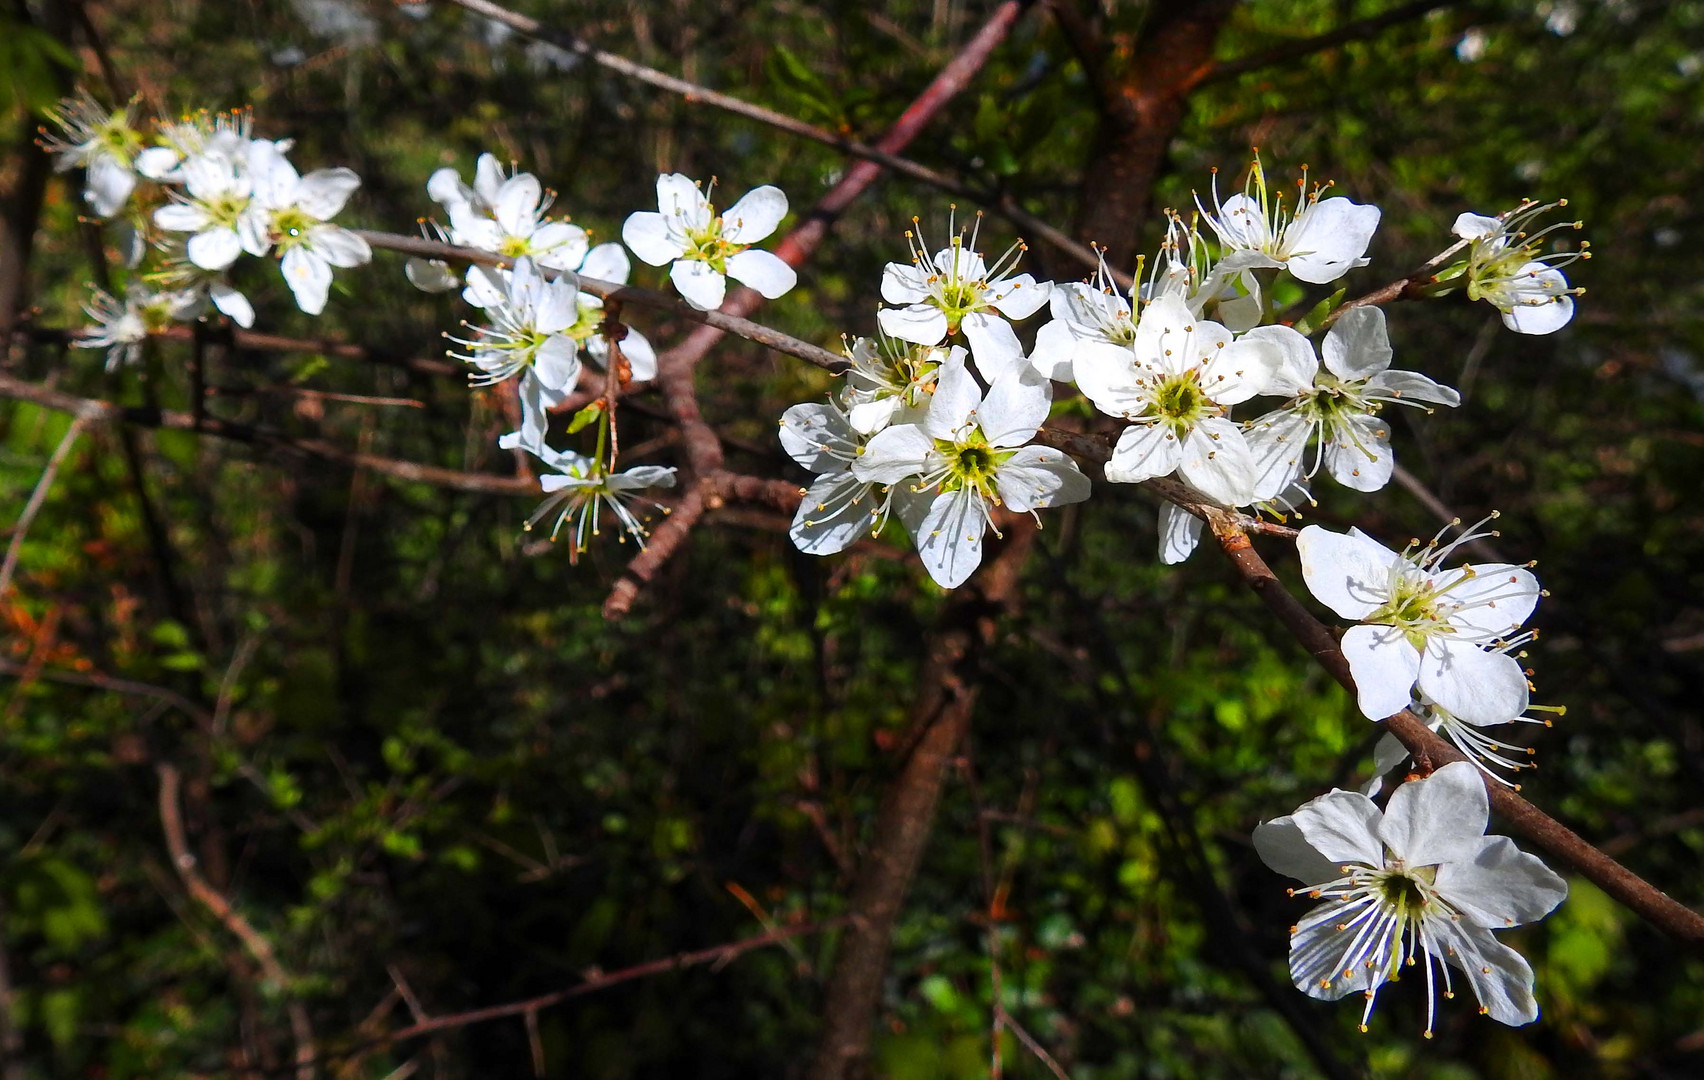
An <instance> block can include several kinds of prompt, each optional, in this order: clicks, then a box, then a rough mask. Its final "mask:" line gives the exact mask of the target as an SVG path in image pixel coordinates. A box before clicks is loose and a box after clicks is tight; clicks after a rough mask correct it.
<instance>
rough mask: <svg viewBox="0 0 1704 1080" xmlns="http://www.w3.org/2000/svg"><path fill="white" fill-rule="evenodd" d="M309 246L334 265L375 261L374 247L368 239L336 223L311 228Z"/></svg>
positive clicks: (350, 264) (358, 264) (356, 264)
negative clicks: (370, 245) (339, 226)
mask: <svg viewBox="0 0 1704 1080" xmlns="http://www.w3.org/2000/svg"><path fill="white" fill-rule="evenodd" d="M308 246H309V247H312V248H313V249H314V253H315V254H317V255H319V256H320V257H321V258H322V259H324V260H325V261H326V262H328V263H330V264H331V265H332V266H361V265H364V264H366V263H369V262H372V261H373V249H372V248H371V247H369V246H368V245H367V241H365V240H363V239H361V238H360V237H359V236H356V235H355V234H354V233H352V232H350V231H349V230H348V229H341V228H338V227H337V226H336V225H315V226H314V227H313V228H311V229H309V230H308Z"/></svg>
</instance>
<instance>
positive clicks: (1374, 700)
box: [1296, 514, 1541, 724]
mask: <svg viewBox="0 0 1704 1080" xmlns="http://www.w3.org/2000/svg"><path fill="white" fill-rule="evenodd" d="M1496 516H1497V515H1495V514H1493V515H1491V517H1490V518H1486V519H1485V521H1482V522H1480V523H1479V525H1481V526H1482V525H1484V524H1485V523H1486V522H1488V521H1490V520H1492V518H1495V517H1496ZM1453 524H1455V525H1459V524H1460V522H1455V523H1453ZM1478 527H1479V526H1475V527H1474V528H1473V529H1468V530H1466V531H1464V532H1463V533H1462V534H1461V535H1460V536H1458V537H1457V538H1456V539H1455V540H1453V541H1451V542H1449V543H1447V544H1440V541H1441V539H1442V537H1443V533H1442V532H1440V533H1439V534H1438V536H1437V537H1434V538H1433V540H1432V541H1431V542H1430V543H1428V544H1426V545H1425V546H1424V547H1421V546H1420V544H1419V541H1411V542H1410V543H1409V545H1408V547H1407V548H1406V549H1404V551H1403V552H1402V553H1401V554H1397V553H1396V552H1394V551H1392V550H1390V549H1389V548H1387V547H1385V546H1384V545H1383V544H1380V543H1379V542H1378V541H1377V540H1374V539H1373V538H1372V537H1370V536H1368V535H1367V534H1366V533H1363V532H1361V531H1360V530H1359V529H1350V530H1349V532H1348V533H1347V534H1344V533H1334V532H1329V531H1327V530H1325V529H1322V528H1320V527H1319V526H1318V525H1309V526H1307V527H1306V528H1304V529H1303V530H1302V531H1301V534H1300V535H1299V536H1298V537H1297V538H1296V550H1297V552H1298V553H1299V554H1300V555H1301V560H1302V579H1303V580H1304V581H1306V582H1307V586H1308V591H1309V592H1311V593H1313V595H1314V598H1315V599H1317V600H1319V601H1320V602H1321V603H1323V604H1324V605H1325V606H1326V607H1329V608H1330V609H1331V610H1333V611H1335V612H1336V613H1337V614H1338V615H1340V616H1342V617H1343V618H1345V619H1352V620H1354V621H1356V622H1357V623H1359V624H1360V625H1358V626H1352V627H1350V628H1349V632H1348V633H1346V634H1344V635H1343V643H1342V647H1343V655H1344V657H1345V658H1346V659H1348V661H1349V670H1350V673H1351V674H1352V675H1353V676H1354V678H1355V696H1356V701H1357V702H1358V704H1359V705H1360V707H1361V712H1362V713H1364V714H1365V715H1366V716H1367V718H1368V719H1370V720H1383V719H1384V718H1385V717H1387V716H1391V715H1393V714H1395V713H1397V712H1400V711H1402V710H1403V709H1405V708H1407V707H1408V703H1409V698H1410V695H1411V692H1412V691H1413V690H1414V689H1415V688H1416V687H1418V689H1419V692H1420V693H1421V694H1424V695H1425V696H1426V698H1428V699H1429V700H1431V701H1434V702H1437V703H1438V704H1439V705H1442V706H1443V707H1444V708H1445V709H1447V710H1449V712H1451V713H1452V714H1454V715H1455V716H1457V717H1460V718H1461V719H1462V720H1464V721H1466V722H1467V723H1470V724H1501V723H1506V722H1508V721H1510V720H1513V719H1514V718H1515V717H1517V716H1519V715H1521V713H1523V712H1525V711H1526V709H1527V694H1528V691H1529V689H1530V687H1529V686H1528V684H1527V676H1526V672H1525V671H1523V670H1522V668H1521V665H1520V663H1519V661H1517V660H1516V659H1515V657H1513V656H1511V655H1509V650H1511V649H1514V648H1518V647H1519V646H1520V645H1522V644H1525V643H1526V642H1528V641H1531V640H1532V638H1533V633H1532V632H1527V633H1517V631H1518V630H1519V629H1520V626H1521V624H1522V623H1524V622H1526V620H1527V617H1528V616H1530V615H1531V614H1532V610H1533V608H1534V607H1535V606H1537V604H1538V598H1539V596H1540V595H1541V590H1540V589H1539V587H1538V579H1537V578H1535V577H1533V575H1532V571H1530V570H1528V569H1527V568H1526V567H1524V566H1511V565H1509V564H1507V563H1485V564H1481V565H1463V566H1459V567H1456V568H1454V569H1449V570H1445V569H1443V568H1442V565H1441V564H1442V563H1443V561H1444V560H1445V559H1446V558H1448V557H1449V556H1450V555H1451V554H1452V553H1454V551H1455V549H1456V548H1458V547H1460V546H1461V545H1463V544H1465V543H1468V542H1469V541H1472V540H1475V539H1478V538H1479V537H1482V536H1495V535H1497V534H1496V533H1495V532H1490V531H1488V532H1478V531H1476V530H1477V529H1478Z"/></svg>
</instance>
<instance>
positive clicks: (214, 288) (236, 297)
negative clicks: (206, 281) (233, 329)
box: [207, 281, 254, 330]
mask: <svg viewBox="0 0 1704 1080" xmlns="http://www.w3.org/2000/svg"><path fill="white" fill-rule="evenodd" d="M207 293H208V295H209V296H210V297H212V300H213V306H214V307H216V308H218V309H219V310H220V311H222V312H224V313H225V314H226V315H228V316H230V318H231V321H232V322H234V323H236V324H237V325H238V326H240V327H242V328H243V329H244V330H247V329H248V328H249V327H251V326H253V325H254V305H253V304H251V303H249V300H248V297H246V296H244V295H243V294H242V293H240V292H238V291H237V290H236V289H233V288H232V287H231V286H229V285H227V284H225V283H224V282H223V281H215V282H213V283H212V284H211V285H209V286H208V287H207Z"/></svg>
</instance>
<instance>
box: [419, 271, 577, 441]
mask: <svg viewBox="0 0 1704 1080" xmlns="http://www.w3.org/2000/svg"><path fill="white" fill-rule="evenodd" d="M462 296H463V298H464V299H465V300H467V302H468V303H470V304H472V305H473V306H474V307H477V308H480V309H482V310H483V311H484V312H485V317H486V319H487V320H489V325H486V326H476V327H473V334H474V336H473V337H471V338H451V339H450V340H451V341H454V342H456V343H457V344H458V345H463V346H466V347H467V349H468V350H469V351H468V352H466V353H457V352H452V353H450V355H451V356H454V357H455V358H456V359H458V360H464V361H466V362H467V363H470V364H472V365H473V366H474V367H476V368H478V369H479V371H478V372H477V373H476V374H472V375H470V376H469V377H468V381H469V382H471V383H472V384H473V385H475V386H494V385H496V384H497V383H500V382H504V381H505V380H508V379H511V378H513V377H515V376H517V375H519V376H520V397H521V414H522V418H523V419H522V424H521V434H522V438H523V439H524V440H525V443H524V445H527V446H528V447H529V448H530V446H531V445H533V444H535V443H536V444H542V443H543V437H544V428H545V425H546V423H547V421H548V418H547V417H546V415H545V413H546V410H547V409H549V408H550V407H551V406H553V405H556V404H558V403H559V402H561V401H562V400H563V399H564V398H565V397H567V396H568V393H569V392H570V391H572V390H573V389H574V384H575V383H576V382H577V381H578V380H579V377H580V349H579V344H578V342H576V341H575V339H574V337H573V336H572V335H571V334H569V333H568V331H569V330H570V329H571V328H572V327H573V326H574V325H575V323H576V322H577V321H578V320H579V318H580V306H579V302H578V290H577V289H576V288H575V287H574V286H573V284H571V283H570V282H569V280H568V279H567V278H566V277H558V278H556V279H555V280H547V279H546V278H545V277H544V276H543V275H542V274H540V273H539V270H538V267H536V266H534V265H533V261H532V260H531V259H529V258H524V257H523V258H521V259H518V260H516V262H515V266H514V269H512V270H499V269H492V268H490V267H484V266H476V267H474V268H473V269H471V270H469V271H468V275H467V289H466V290H465V291H464V292H463V293H462Z"/></svg>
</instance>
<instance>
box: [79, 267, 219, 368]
mask: <svg viewBox="0 0 1704 1080" xmlns="http://www.w3.org/2000/svg"><path fill="white" fill-rule="evenodd" d="M202 308H203V303H202V297H201V296H200V295H199V294H198V293H195V292H191V291H187V290H172V291H169V292H152V291H150V290H147V289H141V288H132V289H131V290H130V291H129V292H127V293H126V294H125V296H124V299H122V300H120V299H119V298H118V297H116V296H113V295H112V294H110V293H108V292H105V291H104V290H101V289H95V290H94V291H93V292H92V294H91V295H90V297H89V302H88V303H86V304H84V305H83V310H84V311H85V312H87V313H88V315H89V318H91V319H93V320H95V325H94V326H92V327H90V328H89V329H88V330H87V331H85V332H84V334H83V336H81V337H79V338H78V339H77V341H76V342H75V344H76V346H77V347H78V348H80V349H105V350H106V351H107V362H106V366H107V370H108V371H114V370H116V369H118V368H120V367H124V366H127V365H130V364H134V363H136V361H137V360H139V359H141V357H142V343H143V342H144V341H146V340H147V339H148V335H149V334H154V333H158V332H160V331H161V330H164V329H165V328H166V327H167V326H168V325H170V324H171V323H172V322H173V321H179V322H187V321H190V320H192V319H195V318H196V317H197V316H199V315H200V314H201V311H202Z"/></svg>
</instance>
